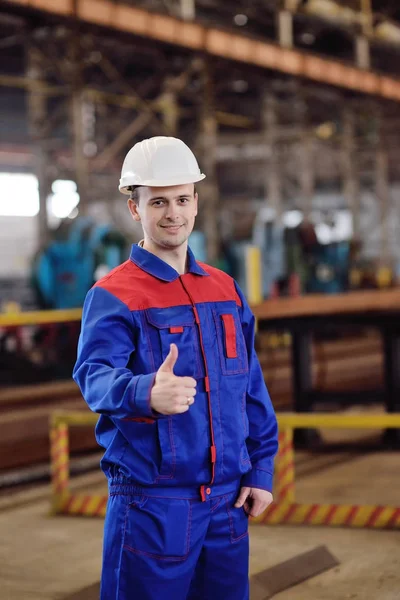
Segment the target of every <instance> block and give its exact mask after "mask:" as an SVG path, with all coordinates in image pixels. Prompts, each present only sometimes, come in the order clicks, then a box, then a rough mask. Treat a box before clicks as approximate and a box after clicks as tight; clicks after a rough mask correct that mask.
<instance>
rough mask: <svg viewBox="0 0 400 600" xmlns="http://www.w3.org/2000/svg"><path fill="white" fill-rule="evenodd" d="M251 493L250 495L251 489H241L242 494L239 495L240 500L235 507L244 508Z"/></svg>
mask: <svg viewBox="0 0 400 600" xmlns="http://www.w3.org/2000/svg"><path fill="white" fill-rule="evenodd" d="M249 493H250V488H248V487H242V488H241V490H240V494H239V498H238V499H237V500H236V502H235V507H236V508H241V507H242V506H243V504H244V503H245V502H246V500H247V497H248V495H249Z"/></svg>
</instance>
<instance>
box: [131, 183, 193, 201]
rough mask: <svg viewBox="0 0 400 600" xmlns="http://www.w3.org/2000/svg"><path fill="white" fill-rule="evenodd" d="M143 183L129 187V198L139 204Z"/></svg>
mask: <svg viewBox="0 0 400 600" xmlns="http://www.w3.org/2000/svg"><path fill="white" fill-rule="evenodd" d="M141 187H142V186H141V185H132V186H131V187H130V188H129V191H130V196H129V199H130V200H132V202H134V203H135V204H139V188H141ZM196 192H197V190H196V184H195V185H194V191H193V195H196Z"/></svg>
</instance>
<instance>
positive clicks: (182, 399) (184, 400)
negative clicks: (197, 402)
mask: <svg viewBox="0 0 400 600" xmlns="http://www.w3.org/2000/svg"><path fill="white" fill-rule="evenodd" d="M175 402H176V405H178V406H180V405H182V404H183V405H184V406H191V405H192V404H193V403H194V398H192V397H191V396H183V395H182V396H177V397H176V398H175Z"/></svg>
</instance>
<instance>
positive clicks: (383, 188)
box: [376, 144, 391, 267]
mask: <svg viewBox="0 0 400 600" xmlns="http://www.w3.org/2000/svg"><path fill="white" fill-rule="evenodd" d="M388 171H389V169H388V155H387V152H386V151H385V150H384V149H383V147H382V146H381V144H380V145H379V147H378V148H377V152H376V196H377V199H378V202H379V207H380V214H381V227H380V232H381V263H382V265H384V266H385V267H388V266H389V264H390V259H391V257H390V240H389V211H390V206H389V197H390V192H389V173H388Z"/></svg>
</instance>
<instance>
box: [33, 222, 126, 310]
mask: <svg viewBox="0 0 400 600" xmlns="http://www.w3.org/2000/svg"><path fill="white" fill-rule="evenodd" d="M127 252H128V249H127V242H126V240H125V238H124V237H123V236H122V235H121V234H120V233H118V231H116V230H115V229H114V228H113V227H112V226H111V225H98V224H96V223H95V222H94V221H93V219H91V218H88V217H79V218H77V219H75V220H73V221H64V222H63V223H62V225H61V226H60V227H59V228H58V230H57V231H56V232H55V233H54V235H53V238H52V239H51V240H50V241H49V243H48V244H46V246H45V247H43V248H41V249H40V251H39V252H38V253H37V255H36V257H35V259H34V262H33V266H32V279H33V285H34V287H35V289H36V291H37V294H38V302H39V305H40V307H41V308H43V309H62V308H64V309H65V308H79V307H81V306H82V305H83V301H84V299H85V296H86V293H87V291H88V290H89V288H90V287H91V286H92V285H93V283H94V282H95V281H96V280H97V279H99V278H100V277H102V276H103V275H105V274H106V273H108V271H110V270H111V269H113V268H114V267H116V266H118V265H119V264H121V263H122V262H123V261H124V260H125V259H126V258H127Z"/></svg>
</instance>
